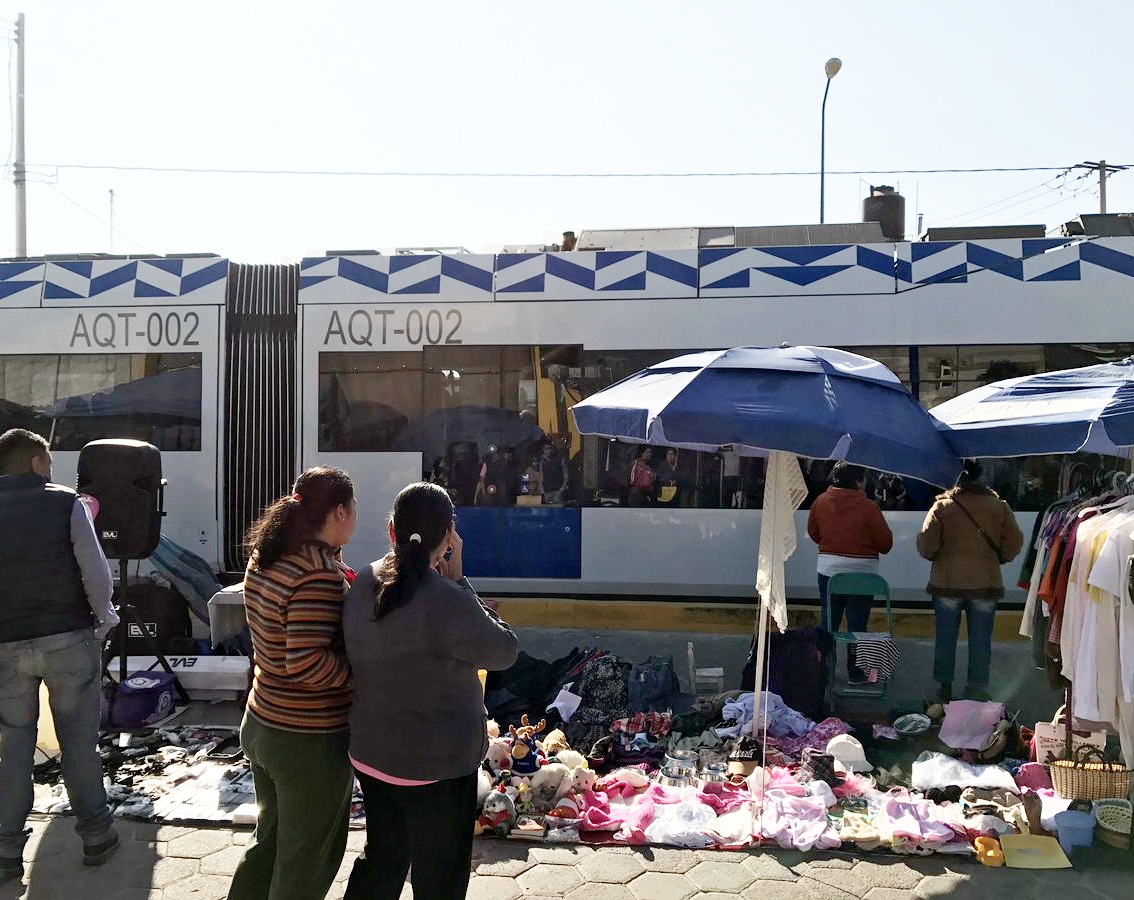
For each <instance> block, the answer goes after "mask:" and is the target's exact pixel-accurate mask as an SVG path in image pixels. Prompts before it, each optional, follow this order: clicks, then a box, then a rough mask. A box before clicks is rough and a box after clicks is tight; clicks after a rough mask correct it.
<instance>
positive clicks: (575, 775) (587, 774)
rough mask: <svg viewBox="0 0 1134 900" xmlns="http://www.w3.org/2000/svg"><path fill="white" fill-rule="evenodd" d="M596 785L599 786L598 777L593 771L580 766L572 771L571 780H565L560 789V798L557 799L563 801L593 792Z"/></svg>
mask: <svg viewBox="0 0 1134 900" xmlns="http://www.w3.org/2000/svg"><path fill="white" fill-rule="evenodd" d="M596 784H598V775H596V774H595V773H594V772H593V771H592V770H591V769H584V768H583V767H582V766H579V767H578V768H576V769H572V770H571V777H570V778H566V779H564V780H563V784H562V785H560V787H559V796H558V797H556V798H555V799H556V800H562V799H563V798H564V797H569V796H575V795H581V794H585V793H587V791H593V790H594V789H595V785H596Z"/></svg>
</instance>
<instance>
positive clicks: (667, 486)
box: [656, 447, 681, 506]
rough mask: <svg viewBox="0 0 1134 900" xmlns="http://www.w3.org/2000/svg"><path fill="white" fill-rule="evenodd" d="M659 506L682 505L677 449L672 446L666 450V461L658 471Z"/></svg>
mask: <svg viewBox="0 0 1134 900" xmlns="http://www.w3.org/2000/svg"><path fill="white" fill-rule="evenodd" d="M656 487H657V504H658V506H680V505H681V476H680V474H679V473H678V471H677V451H676V450H675V449H674V448H672V447H670V448H669V449H668V450H666V451H665V461H664V462H663V463H662V464H661V465H660V466H658V471H657V481H656Z"/></svg>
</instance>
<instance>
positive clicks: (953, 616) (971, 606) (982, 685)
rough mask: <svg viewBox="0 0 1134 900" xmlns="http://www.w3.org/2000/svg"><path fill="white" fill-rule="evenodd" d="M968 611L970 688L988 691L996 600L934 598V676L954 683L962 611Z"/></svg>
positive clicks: (950, 683)
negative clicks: (935, 620)
mask: <svg viewBox="0 0 1134 900" xmlns="http://www.w3.org/2000/svg"><path fill="white" fill-rule="evenodd" d="M962 612H964V613H966V614H967V618H968V621H967V623H966V627H967V628H968V634H969V680H968V685H967V689H968V690H970V691H985V690H988V673H989V669H990V668H991V666H992V626H993V624H994V623H995V621H996V601H995V600H956V599H954V598H951V597H934V598H933V613H934V616H935V617H936V619H937V640H936V646H935V648H934V653H933V679H934V681H936V682H937V683H938V684H947V685H950V686H951V685H952V684H953V674H954V670H955V668H956V665H957V637H958V636H959V635H960V633H961V613H962Z"/></svg>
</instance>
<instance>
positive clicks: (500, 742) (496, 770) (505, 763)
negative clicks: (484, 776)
mask: <svg viewBox="0 0 1134 900" xmlns="http://www.w3.org/2000/svg"><path fill="white" fill-rule="evenodd" d="M484 761H485V763H487V764H488V768H489V769H490V770H491V771H492V774H493V775H499V774H500V773H501V772H507V771H509V770H510V769H511V768H512V742H511V741H510V740H508V738H492V739H491V740H490V741H489V742H488V755H487V756H485V758H484Z"/></svg>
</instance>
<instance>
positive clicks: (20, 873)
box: [0, 859, 24, 884]
mask: <svg viewBox="0 0 1134 900" xmlns="http://www.w3.org/2000/svg"><path fill="white" fill-rule="evenodd" d="M23 877H24V863H23V860H20V859H0V884H7V883H8V882H9V881H11V880H12V879H14V878H23Z"/></svg>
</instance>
